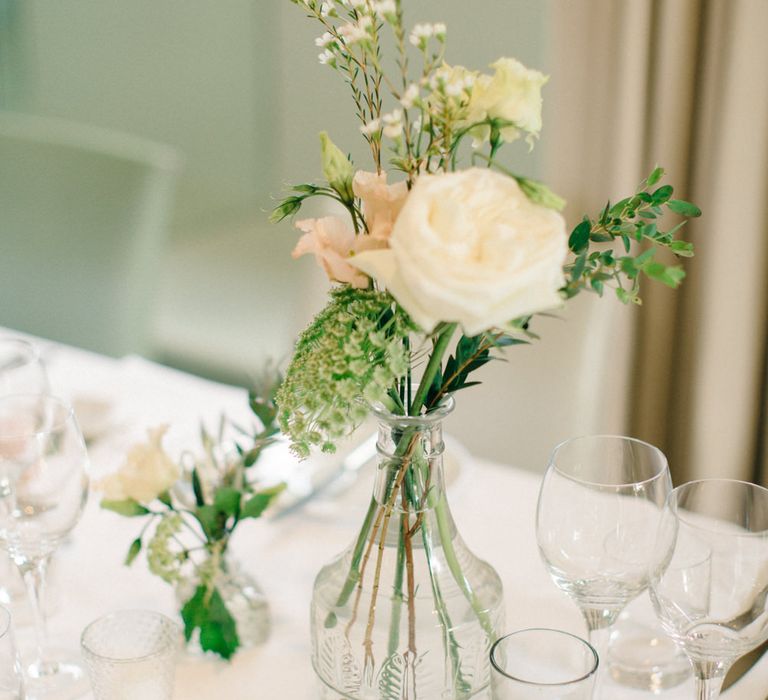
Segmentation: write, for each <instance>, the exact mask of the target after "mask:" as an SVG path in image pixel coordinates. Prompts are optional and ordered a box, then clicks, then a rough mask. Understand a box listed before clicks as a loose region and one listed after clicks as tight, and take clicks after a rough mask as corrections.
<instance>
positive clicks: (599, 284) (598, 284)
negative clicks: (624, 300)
mask: <svg viewBox="0 0 768 700" xmlns="http://www.w3.org/2000/svg"><path fill="white" fill-rule="evenodd" d="M590 284H591V285H592V289H594V290H595V291H596V292H597V293H598V294H599V295H600V296H603V286H604V283H603V281H602V280H599V279H592V280H591V281H590Z"/></svg>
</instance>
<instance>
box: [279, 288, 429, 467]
mask: <svg viewBox="0 0 768 700" xmlns="http://www.w3.org/2000/svg"><path fill="white" fill-rule="evenodd" d="M415 330H416V327H415V326H414V324H413V322H412V321H411V320H410V318H409V317H408V315H407V314H406V313H405V311H403V310H402V309H401V308H400V307H399V306H398V305H397V304H396V303H395V301H394V299H393V298H392V297H391V296H390V295H389V294H387V293H386V292H378V291H374V290H360V289H353V288H351V287H346V286H345V287H338V288H336V289H334V290H332V291H331V299H330V301H329V303H328V305H327V306H326V307H325V309H323V310H322V311H321V312H320V313H319V314H318V315H317V316H316V317H315V319H314V320H313V321H312V323H311V324H310V326H309V327H308V328H307V329H306V330H305V331H304V332H303V333H302V334H301V336H300V337H299V340H298V341H297V343H296V350H295V353H294V355H293V359H292V360H291V364H290V365H289V367H288V370H287V372H286V374H285V379H284V381H283V384H282V386H281V388H280V391H279V392H278V394H277V397H276V402H277V405H278V407H279V420H280V427H281V429H282V431H283V433H284V434H285V435H287V436H288V437H289V438H290V440H291V446H292V449H293V451H294V452H295V453H296V454H297V455H298V456H300V457H306V456H308V455H309V451H310V447H311V446H320V448H321V449H322V450H323V451H324V452H333V451H334V450H335V443H336V441H337V440H338V439H339V438H341V437H344V436H345V435H348V434H349V433H351V432H352V431H353V430H354V429H355V428H356V427H357V426H358V425H359V424H360V423H361V422H362V420H363V419H364V418H365V416H366V415H367V414H368V408H367V404H369V403H373V402H383V403H385V404H386V403H387V402H388V392H389V390H390V389H392V388H394V387H395V386H396V383H397V382H398V380H400V379H401V378H403V377H404V376H405V373H406V372H407V369H408V366H409V353H408V350H407V342H406V339H407V338H408V335H409V333H411V332H412V331H415Z"/></svg>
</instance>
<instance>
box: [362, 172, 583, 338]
mask: <svg viewBox="0 0 768 700" xmlns="http://www.w3.org/2000/svg"><path fill="white" fill-rule="evenodd" d="M389 243H390V248H389V249H387V250H377V251H369V252H363V253H360V254H359V255H357V256H355V258H354V260H352V264H353V265H355V266H356V267H358V268H360V269H361V270H362V271H363V272H365V273H366V274H368V275H370V276H371V277H373V278H374V279H375V280H377V281H378V282H379V283H381V284H383V285H384V286H385V287H386V288H387V289H388V290H389V291H390V293H391V294H392V295H393V296H394V297H395V299H397V301H398V302H399V303H400V305H401V306H402V307H403V308H404V309H405V310H406V311H407V312H408V313H409V314H410V315H411V318H413V320H414V321H415V322H416V323H418V325H419V326H421V328H422V329H423V330H424V331H425V332H430V331H432V330H433V329H434V328H435V326H436V325H437V324H438V323H439V322H441V321H452V322H453V321H455V322H458V323H460V324H461V326H462V328H463V330H464V333H465V334H467V335H476V334H477V333H480V332H482V331H485V330H488V329H490V328H494V327H499V328H503V327H505V326H506V325H507V324H508V323H509V322H510V321H512V320H513V319H515V318H519V317H520V316H526V315H528V314H532V313H536V312H539V311H544V310H546V309H551V308H553V307H556V306H558V305H559V304H561V303H562V302H561V298H560V295H559V294H558V290H559V289H560V287H562V286H563V284H564V277H563V270H562V266H563V262H564V260H565V256H566V254H567V251H568V245H567V236H566V231H565V221H564V219H563V217H562V216H560V214H558V213H557V212H555V211H553V210H551V209H546V208H545V207H542V206H539V205H537V204H533V203H532V202H531V201H529V200H528V198H527V197H526V196H525V195H524V194H523V192H522V191H521V190H520V187H519V186H518V184H517V182H515V180H513V179H512V178H510V177H507V176H505V175H501V174H499V173H497V172H494V171H492V170H488V169H482V170H481V169H478V168H472V169H470V170H465V171H462V172H457V173H447V174H441V175H422V176H421V177H420V178H419V179H418V180H417V182H416V184H415V185H414V187H413V189H412V190H411V192H410V194H409V196H408V199H407V200H406V203H405V205H404V206H403V209H402V211H401V212H400V216H399V217H398V218H397V221H396V222H395V226H394V229H393V231H392V235H391V237H390V240H389Z"/></svg>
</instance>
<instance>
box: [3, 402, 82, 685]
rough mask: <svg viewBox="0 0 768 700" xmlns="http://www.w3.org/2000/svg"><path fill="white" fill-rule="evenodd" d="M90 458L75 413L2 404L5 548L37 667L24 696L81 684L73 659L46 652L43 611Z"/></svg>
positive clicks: (44, 405) (59, 406)
mask: <svg viewBox="0 0 768 700" xmlns="http://www.w3.org/2000/svg"><path fill="white" fill-rule="evenodd" d="M87 470H88V455H87V452H86V449H85V443H84V441H83V436H82V434H81V432H80V429H79V427H78V425H77V421H76V420H75V417H74V414H73V412H72V409H71V407H70V406H69V405H68V404H66V403H64V402H63V401H61V400H59V399H56V398H53V397H51V396H48V395H45V394H18V395H13V396H6V397H1V398H0V544H2V545H3V546H4V547H5V548H6V549H7V550H8V552H9V554H10V555H11V559H12V560H13V562H14V563H15V564H16V565H17V566H18V568H19V571H20V572H21V574H22V577H23V579H24V583H25V584H26V587H27V593H28V594H29V601H30V607H31V609H32V613H33V620H34V627H35V641H36V649H35V659H34V660H33V661H32V663H31V664H30V665H28V666H27V667H26V669H25V670H26V675H27V692H28V693H29V695H30V697H34V698H38V697H40V698H44V697H46V696H53V695H56V694H59V693H61V692H63V690H64V689H65V688H68V687H71V686H73V685H78V684H80V683H82V682H83V681H82V679H83V678H84V673H83V669H82V667H81V666H80V664H79V662H76V661H74V660H72V659H76V658H77V655H76V654H75V653H73V654H72V656H71V657H63V658H56V657H55V656H54V655H53V654H51V653H50V652H49V650H48V648H47V634H46V624H45V614H44V605H43V600H42V597H43V591H44V589H45V585H44V584H45V573H46V567H47V565H48V562H49V561H50V559H51V556H52V555H53V553H54V552H55V551H56V549H57V547H58V546H59V544H60V543H61V541H62V540H63V539H64V538H65V537H66V536H67V534H68V533H69V532H70V530H72V528H73V527H74V526H75V524H76V523H77V521H78V520H79V519H80V515H81V514H82V511H83V508H84V506H85V501H86V498H87V493H88V473H87Z"/></svg>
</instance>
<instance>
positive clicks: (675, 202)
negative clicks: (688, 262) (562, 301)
mask: <svg viewBox="0 0 768 700" xmlns="http://www.w3.org/2000/svg"><path fill="white" fill-rule="evenodd" d="M663 176H664V170H663V169H662V168H658V167H657V168H655V169H654V170H653V172H652V173H651V174H650V175H649V176H648V177H647V178H646V179H645V180H644V181H643V182H642V183H641V186H640V187H639V188H638V190H637V192H635V194H634V195H632V196H631V197H626V198H625V199H622V200H620V201H618V202H616V203H615V204H611V203H610V202H609V203H608V204H606V205H605V207H604V208H603V211H602V212H601V213H600V215H599V216H598V217H597V218H596V219H591V218H589V217H588V216H585V217H584V218H583V219H582V220H581V221H580V222H579V223H578V224H577V225H576V227H575V228H574V229H573V231H572V232H571V235H570V237H569V239H568V247H569V248H570V249H571V252H572V253H573V254H574V258H573V260H572V262H571V263H569V264H568V265H567V266H566V275H567V282H566V285H565V287H563V289H562V292H563V294H564V295H565V297H566V298H567V299H569V298H571V297H574V296H576V294H578V293H579V292H580V291H582V290H585V289H586V290H589V291H593V292H596V293H597V294H599V295H601V296H602V294H603V292H604V291H605V287H606V286H607V285H610V286H612V287H614V288H615V292H616V296H617V297H618V299H619V300H620V301H622V302H623V303H625V304H628V303H634V304H639V303H641V300H640V296H639V291H640V279H641V277H642V276H645V277H647V278H649V279H653V280H656V281H658V282H661V283H662V284H665V285H667V286H668V287H673V288H674V287H677V286H678V285H679V284H680V282H681V281H682V280H683V278H684V277H685V271H684V270H683V268H682V267H681V266H680V265H667V264H665V263H664V262H662V261H661V260H659V259H658V257H657V253H658V251H659V250H662V249H666V250H668V251H670V252H671V253H673V254H674V255H675V256H676V257H679V258H684V257H691V256H692V255H693V252H694V251H693V244H692V243H689V242H687V241H683V240H679V239H676V238H675V234H676V233H677V232H678V231H679V230H680V228H681V227H682V226H683V225H684V224H685V223H686V221H682V222H679V223H678V224H677V225H676V226H674V227H673V228H671V229H669V230H668V231H664V230H662V229H661V228H660V227H659V226H660V221H659V219H660V218H661V217H662V216H663V215H664V213H665V209H666V210H668V211H670V212H672V213H674V214H677V215H680V216H683V217H685V219H686V220H687V219H688V218H691V217H696V216H700V215H701V210H700V209H699V208H698V207H697V206H696V205H694V204H691V203H690V202H686V201H684V200H681V199H672V194H673V191H674V190H673V187H672V186H671V185H661V186H660V187H656V185H657V184H658V183H659V181H660V180H661V179H662V177H663ZM616 242H618V243H619V248H618V250H616V249H614V248H607V249H606V248H605V247H604V245H603V247H593V244H597V245H598V246H600V245H601V244H608V245H610V244H612V243H616ZM633 243H635V244H640V247H639V250H640V252H638V253H637V254H633V253H632V246H633Z"/></svg>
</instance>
